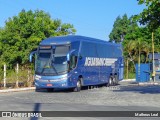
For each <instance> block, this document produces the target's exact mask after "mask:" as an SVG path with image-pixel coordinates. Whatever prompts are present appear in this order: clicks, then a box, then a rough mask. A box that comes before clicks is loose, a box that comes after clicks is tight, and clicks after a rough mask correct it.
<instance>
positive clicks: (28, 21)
mask: <svg viewBox="0 0 160 120" xmlns="http://www.w3.org/2000/svg"><path fill="white" fill-rule="evenodd" d="M75 32H76V30H75V29H74V27H73V25H71V24H68V23H65V24H63V23H62V22H61V20H59V19H55V20H52V19H51V17H50V15H49V14H48V13H45V12H44V11H42V10H36V11H32V10H29V11H25V10H22V11H21V12H20V13H19V14H18V16H13V17H12V18H9V19H8V20H7V21H6V24H5V27H4V28H3V29H2V30H1V31H0V34H1V36H0V49H2V53H0V54H1V60H2V61H4V62H6V63H7V64H8V65H10V67H12V66H13V65H14V64H15V63H16V62H18V63H20V64H26V63H27V62H28V55H29V52H30V51H31V50H32V49H34V48H36V47H37V45H38V44H39V43H40V41H41V40H43V39H45V38H48V37H51V36H60V35H68V34H75Z"/></svg>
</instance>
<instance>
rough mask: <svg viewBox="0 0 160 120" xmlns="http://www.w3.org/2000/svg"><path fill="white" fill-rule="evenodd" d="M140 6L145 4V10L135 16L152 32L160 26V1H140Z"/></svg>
mask: <svg viewBox="0 0 160 120" xmlns="http://www.w3.org/2000/svg"><path fill="white" fill-rule="evenodd" d="M138 1H139V4H140V5H141V4H145V5H146V7H147V8H145V9H144V10H143V11H142V12H141V13H140V14H139V15H136V16H135V19H136V20H138V21H139V22H140V23H141V24H142V25H147V26H148V27H149V29H150V30H151V31H155V30H156V29H157V28H158V27H159V26H160V17H159V16H160V1H159V0H138Z"/></svg>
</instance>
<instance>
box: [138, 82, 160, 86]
mask: <svg viewBox="0 0 160 120" xmlns="http://www.w3.org/2000/svg"><path fill="white" fill-rule="evenodd" d="M138 85H139V86H143V85H160V84H159V83H157V82H144V83H142V82H140V83H138Z"/></svg>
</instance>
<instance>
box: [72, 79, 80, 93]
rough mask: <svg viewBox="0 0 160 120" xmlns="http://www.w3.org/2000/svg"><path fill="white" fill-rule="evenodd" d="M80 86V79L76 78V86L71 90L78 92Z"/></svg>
mask: <svg viewBox="0 0 160 120" xmlns="http://www.w3.org/2000/svg"><path fill="white" fill-rule="evenodd" d="M81 87H82V85H81V81H80V80H78V81H77V84H76V87H75V88H73V91H74V92H80V91H81Z"/></svg>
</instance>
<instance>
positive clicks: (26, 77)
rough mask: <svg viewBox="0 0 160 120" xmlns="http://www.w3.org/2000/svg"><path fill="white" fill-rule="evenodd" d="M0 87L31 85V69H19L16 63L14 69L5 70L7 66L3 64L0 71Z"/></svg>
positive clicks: (32, 79)
mask: <svg viewBox="0 0 160 120" xmlns="http://www.w3.org/2000/svg"><path fill="white" fill-rule="evenodd" d="M0 80H1V81H0V89H4V88H19V87H31V86H33V83H34V78H33V71H32V70H31V69H29V68H28V69H20V67H19V64H18V63H17V64H16V67H15V70H7V66H6V65H4V66H3V70H1V71H0Z"/></svg>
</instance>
